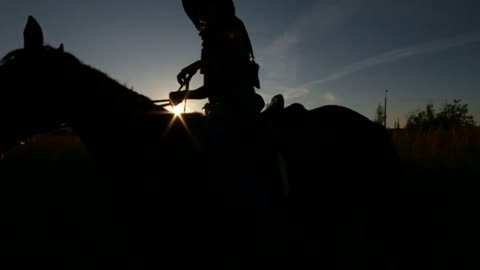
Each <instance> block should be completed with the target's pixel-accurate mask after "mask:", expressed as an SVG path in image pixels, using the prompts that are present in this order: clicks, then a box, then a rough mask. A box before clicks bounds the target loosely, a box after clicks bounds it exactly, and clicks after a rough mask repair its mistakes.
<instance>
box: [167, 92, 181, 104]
mask: <svg viewBox="0 0 480 270" xmlns="http://www.w3.org/2000/svg"><path fill="white" fill-rule="evenodd" d="M169 98H170V103H172V105H173V106H177V105H178V104H180V103H182V101H183V100H184V98H185V94H184V93H183V92H180V91H175V92H170V94H169Z"/></svg>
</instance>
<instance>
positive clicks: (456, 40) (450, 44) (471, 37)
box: [301, 32, 480, 89]
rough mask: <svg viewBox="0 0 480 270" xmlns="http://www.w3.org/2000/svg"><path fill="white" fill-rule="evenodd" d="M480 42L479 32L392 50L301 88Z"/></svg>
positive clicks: (310, 87) (309, 87) (308, 87)
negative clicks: (416, 56)
mask: <svg viewBox="0 0 480 270" xmlns="http://www.w3.org/2000/svg"><path fill="white" fill-rule="evenodd" d="M476 42H480V32H471V33H467V34H462V35H458V36H454V37H449V38H445V39H439V40H434V41H431V42H426V43H421V44H416V45H413V46H410V47H407V48H403V49H397V50H393V51H390V52H387V53H383V54H380V55H376V56H373V57H370V58H367V59H365V60H363V61H360V62H357V63H354V64H351V65H348V66H346V67H344V68H342V69H340V70H339V71H337V72H335V73H333V74H331V75H329V76H327V77H325V78H322V79H320V80H315V81H311V82H308V83H306V84H303V85H302V86H301V87H302V88H306V89H312V88H313V87H314V86H317V85H321V84H324V83H327V82H330V81H334V80H338V79H340V78H343V77H345V76H347V75H350V74H352V73H356V72H359V71H362V70H365V69H368V68H370V67H373V66H377V65H381V64H386V63H391V62H396V61H399V60H402V59H405V58H407V57H412V56H415V55H421V54H427V53H435V52H439V51H443V50H446V49H450V48H454V47H460V46H464V45H467V44H471V43H476Z"/></svg>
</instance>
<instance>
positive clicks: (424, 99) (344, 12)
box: [0, 0, 480, 125]
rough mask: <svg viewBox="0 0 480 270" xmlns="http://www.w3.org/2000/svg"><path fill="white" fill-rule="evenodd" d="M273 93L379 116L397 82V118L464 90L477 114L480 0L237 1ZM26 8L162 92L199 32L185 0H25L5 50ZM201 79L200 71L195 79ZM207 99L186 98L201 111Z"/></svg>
mask: <svg viewBox="0 0 480 270" xmlns="http://www.w3.org/2000/svg"><path fill="white" fill-rule="evenodd" d="M235 3H236V7H237V15H238V16H239V17H240V18H241V19H242V20H243V21H244V22H245V24H246V26H247V29H248V30H249V33H250V36H251V39H252V43H253V46H254V50H255V53H256V56H257V58H258V61H259V62H260V64H261V83H262V86H263V87H262V89H261V90H260V91H259V92H260V93H261V94H262V95H263V96H264V97H265V98H266V99H269V98H270V97H271V96H272V95H274V94H277V93H283V94H284V95H285V96H286V97H287V103H288V104H291V103H294V102H299V103H302V104H304V105H305V106H306V107H308V108H314V107H318V106H322V105H325V104H339V105H344V106H347V107H350V108H352V109H354V110H357V111H359V112H360V113H362V114H364V115H365V116H367V117H369V118H371V117H372V116H373V113H374V111H375V108H376V105H377V104H378V103H381V102H383V97H384V92H385V89H389V101H390V102H389V118H390V120H391V121H389V125H392V123H393V120H394V119H395V118H400V120H401V121H402V123H404V122H405V116H406V115H407V114H408V113H409V112H413V111H415V110H417V109H420V108H422V107H424V105H425V104H426V103H434V104H436V105H437V106H440V105H441V104H442V103H444V102H446V101H449V100H451V99H453V98H459V99H463V100H464V101H465V102H466V103H468V104H469V105H470V110H471V112H472V113H473V114H474V115H475V118H476V120H477V122H480V76H478V73H479V71H480V16H478V10H480V2H479V1H475V0H448V1H447V0H403V1H400V0H397V1H393V0H363V1H358V0H336V1H333V0H328V1H327V0H282V1H271V0H241V1H240V0H237V1H235ZM28 15H33V16H35V17H36V18H37V19H38V21H39V22H40V23H41V25H42V26H43V29H44V34H45V39H46V41H47V42H48V43H50V44H52V45H58V44H60V43H64V44H65V49H66V50H67V51H69V52H71V53H73V54H75V55H76V56H77V57H79V58H80V59H81V60H82V61H84V62H85V63H87V64H89V65H92V66H94V67H97V68H99V69H101V70H102V71H104V72H106V73H108V74H110V75H111V76H112V77H114V78H116V79H117V80H119V81H121V82H123V83H127V84H128V85H130V86H132V87H133V88H134V89H135V90H136V91H138V92H140V93H142V94H145V95H147V96H149V97H151V98H154V99H160V98H165V97H166V96H167V94H168V92H169V91H173V90H176V89H177V88H178V86H177V83H176V79H175V78H176V74H177V73H178V71H179V70H180V69H181V68H183V67H184V66H186V65H188V64H190V63H191V62H193V61H195V60H197V59H198V58H199V55H200V46H201V42H200V39H199V37H198V34H197V33H196V30H195V29H194V27H193V25H192V24H191V22H190V21H189V19H188V18H187V17H186V15H185V14H184V12H183V8H182V6H181V1H180V0H164V1H158V0H157V1H147V0H136V1H122V0H117V1H105V0H103V1H102V0H95V1H94V0H84V1H76V0H75V1H74V0H63V1H59V0H44V1H38V0H37V1H35V0H23V1H22V0H17V1H9V2H7V3H3V4H2V8H1V9H0V37H1V39H0V40H1V42H0V54H5V53H7V52H8V51H10V50H12V49H15V48H18V47H20V46H22V44H23V43H22V32H23V27H24V25H25V22H26V19H27V17H28ZM201 79H202V78H201V77H200V75H197V78H196V80H195V85H197V86H198V85H200V84H201V81H202V80H201ZM203 103H204V101H199V102H190V103H189V109H190V110H200V108H201V107H202V105H203Z"/></svg>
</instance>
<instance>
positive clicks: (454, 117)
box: [406, 99, 475, 130]
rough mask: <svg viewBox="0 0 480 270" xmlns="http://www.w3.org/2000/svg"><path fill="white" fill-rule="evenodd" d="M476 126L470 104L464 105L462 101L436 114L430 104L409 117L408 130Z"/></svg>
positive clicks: (454, 102) (456, 100) (446, 105)
mask: <svg viewBox="0 0 480 270" xmlns="http://www.w3.org/2000/svg"><path fill="white" fill-rule="evenodd" d="M474 126H475V120H474V119H473V116H472V115H470V114H469V111H468V104H462V101H461V100H460V99H454V100H453V103H446V104H445V105H444V106H443V107H442V108H441V110H440V112H438V113H435V109H434V107H433V105H432V104H428V105H427V106H426V107H425V110H424V111H419V112H416V113H413V114H411V115H410V116H408V119H407V124H406V128H408V129H422V130H433V129H452V128H459V127H461V128H471V127H474Z"/></svg>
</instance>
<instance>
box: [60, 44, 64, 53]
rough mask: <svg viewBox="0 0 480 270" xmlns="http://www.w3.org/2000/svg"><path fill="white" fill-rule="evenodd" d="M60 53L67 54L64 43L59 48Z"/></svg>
mask: <svg viewBox="0 0 480 270" xmlns="http://www.w3.org/2000/svg"><path fill="white" fill-rule="evenodd" d="M58 51H59V52H62V53H63V52H65V49H64V48H63V43H62V44H60V47H58Z"/></svg>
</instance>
